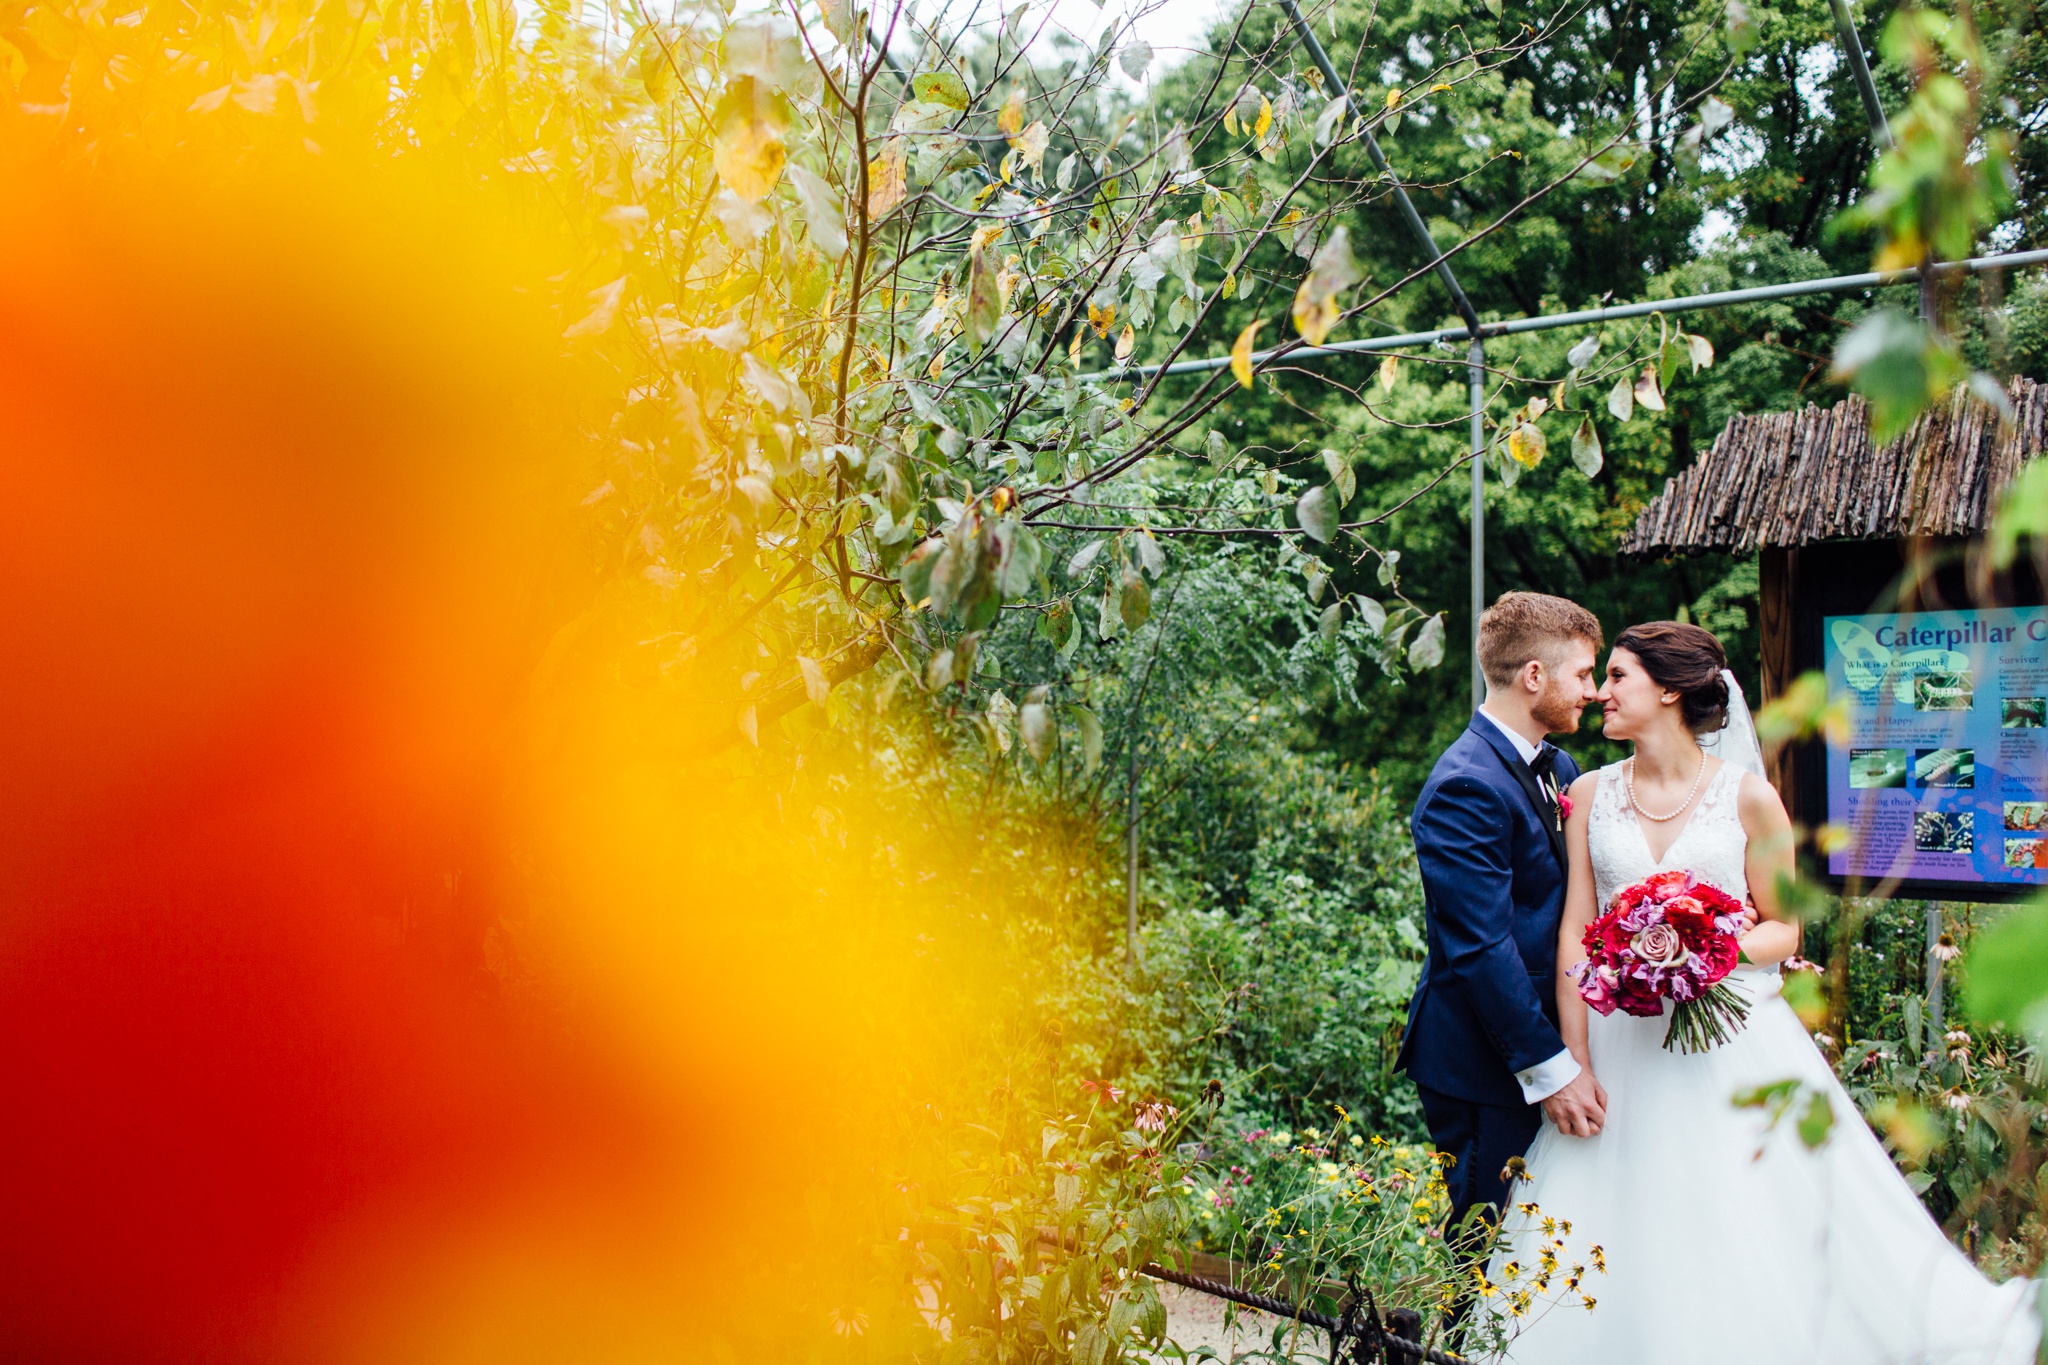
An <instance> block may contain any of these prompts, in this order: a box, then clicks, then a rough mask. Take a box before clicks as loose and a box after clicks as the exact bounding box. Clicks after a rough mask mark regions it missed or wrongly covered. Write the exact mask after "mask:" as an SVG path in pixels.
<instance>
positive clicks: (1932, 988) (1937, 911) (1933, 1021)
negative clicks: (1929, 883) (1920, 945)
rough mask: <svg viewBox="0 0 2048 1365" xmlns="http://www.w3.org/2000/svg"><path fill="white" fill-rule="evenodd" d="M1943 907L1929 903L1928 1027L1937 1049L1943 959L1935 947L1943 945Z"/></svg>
mask: <svg viewBox="0 0 2048 1365" xmlns="http://www.w3.org/2000/svg"><path fill="white" fill-rule="evenodd" d="M1942 919H1943V915H1942V909H1941V902H1940V901H1929V902H1928V903H1927V1028H1928V1030H1929V1036H1930V1038H1931V1040H1932V1046H1933V1048H1934V1050H1935V1051H1937V1052H1939V1051H1941V1049H1942V1037H1941V1035H1942V1034H1943V1033H1944V1032H1946V1031H1947V1030H1946V1029H1944V1028H1943V1026H1942V1022H1941V1013H1942V1011H1941V1006H1942V999H1941V997H1942V995H1943V991H1942V971H1941V968H1942V961H1941V958H1940V957H1939V956H1938V955H1936V953H1935V951H1934V950H1935V949H1936V948H1938V947H1940V946H1941V928H1942Z"/></svg>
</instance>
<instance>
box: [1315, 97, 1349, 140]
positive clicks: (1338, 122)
mask: <svg viewBox="0 0 2048 1365" xmlns="http://www.w3.org/2000/svg"><path fill="white" fill-rule="evenodd" d="M1350 107H1351V101H1349V100H1347V99H1346V98H1345V97H1344V96H1342V95H1339V96H1337V98H1335V99H1333V100H1331V101H1330V102H1329V103H1328V104H1326V105H1324V106H1323V112H1322V113H1320V114H1318V115H1316V126H1315V142H1316V146H1318V147H1327V146H1329V145H1330V143H1331V142H1332V141H1333V140H1334V139H1335V138H1336V136H1337V130H1338V129H1339V128H1342V127H1343V126H1344V111H1345V110H1346V109H1348V108H1350Z"/></svg>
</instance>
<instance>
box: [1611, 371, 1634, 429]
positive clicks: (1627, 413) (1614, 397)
mask: <svg viewBox="0 0 2048 1365" xmlns="http://www.w3.org/2000/svg"><path fill="white" fill-rule="evenodd" d="M1607 411H1608V412H1610V413H1612V414H1613V415H1614V420H1615V421H1617V422H1626V421H1628V420H1629V419H1631V418H1632V417H1634V416H1635V415H1636V396H1635V392H1634V390H1632V389H1630V388H1629V386H1628V376H1627V375H1623V376H1622V377H1621V378H1619V379H1617V380H1615V381H1614V387H1613V388H1611V389H1609V390H1608V391H1607Z"/></svg>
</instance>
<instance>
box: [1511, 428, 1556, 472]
mask: <svg viewBox="0 0 2048 1365" xmlns="http://www.w3.org/2000/svg"><path fill="white" fill-rule="evenodd" d="M1549 453H1550V447H1549V445H1548V443H1546V442H1545V441H1544V439H1543V433H1542V432H1541V431H1540V430H1538V429H1537V426H1536V424H1535V423H1534V422H1523V423H1522V424H1521V425H1519V426H1517V427H1516V428H1515V429H1514V430H1513V431H1511V432H1509V433H1508V456H1509V458H1511V459H1513V460H1514V462H1515V463H1516V464H1519V465H1521V466H1523V467H1524V468H1527V469H1534V468H1535V467H1536V466H1537V465H1539V464H1542V463H1543V457H1544V456H1545V455H1547V454H1549Z"/></svg>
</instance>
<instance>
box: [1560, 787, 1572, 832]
mask: <svg viewBox="0 0 2048 1365" xmlns="http://www.w3.org/2000/svg"><path fill="white" fill-rule="evenodd" d="M1571 818H1572V799H1571V798H1570V797H1569V796H1566V795H1565V794H1564V793H1563V792H1559V793H1558V794H1557V823H1559V824H1560V825H1561V824H1563V823H1564V822H1565V821H1567V820H1569V819H1571Z"/></svg>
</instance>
